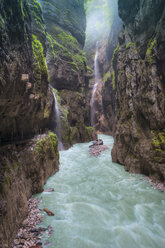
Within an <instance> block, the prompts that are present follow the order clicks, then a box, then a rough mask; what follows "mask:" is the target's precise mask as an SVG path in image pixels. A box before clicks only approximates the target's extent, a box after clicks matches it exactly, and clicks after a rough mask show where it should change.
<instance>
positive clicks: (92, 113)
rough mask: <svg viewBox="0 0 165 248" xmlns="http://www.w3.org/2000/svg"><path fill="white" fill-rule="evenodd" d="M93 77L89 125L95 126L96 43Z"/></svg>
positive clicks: (97, 73)
mask: <svg viewBox="0 0 165 248" xmlns="http://www.w3.org/2000/svg"><path fill="white" fill-rule="evenodd" d="M94 76H95V83H94V86H93V90H92V96H91V102H90V105H91V125H92V126H94V125H95V94H96V90H97V86H98V83H99V65H98V43H97V45H96V54H95V58H94Z"/></svg>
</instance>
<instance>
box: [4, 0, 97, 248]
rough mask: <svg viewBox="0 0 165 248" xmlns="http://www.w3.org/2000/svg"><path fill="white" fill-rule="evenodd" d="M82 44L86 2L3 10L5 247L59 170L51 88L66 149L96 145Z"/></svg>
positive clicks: (29, 3) (13, 5) (21, 4)
mask: <svg viewBox="0 0 165 248" xmlns="http://www.w3.org/2000/svg"><path fill="white" fill-rule="evenodd" d="M39 2H40V3H39ZM65 7H66V8H65ZM48 17H49V18H48ZM72 17H73V18H74V19H72ZM81 20H82V22H81ZM80 22H81V24H80ZM84 36H85V14H84V9H83V1H76V0H73V1H60V2H59V1H46V2H45V1H43V2H42V1H36V0H16V1H13V0H2V1H1V2H0V146H1V147H0V246H2V247H9V244H10V242H11V240H12V239H13V238H14V236H15V234H16V232H17V230H18V227H19V226H20V224H21V222H22V220H23V219H24V218H25V217H26V215H27V211H28V209H27V201H28V199H29V197H31V195H32V194H35V193H38V192H41V191H42V190H43V185H44V184H45V182H46V180H47V179H48V178H49V177H50V176H51V175H52V174H54V173H55V172H56V171H57V170H58V166H59V165H58V164H59V153H58V149H57V147H58V140H57V137H56V135H55V134H53V133H50V132H49V131H48V130H49V129H51V130H52V131H56V126H57V120H55V118H54V114H55V113H54V111H55V108H54V106H55V105H54V104H55V103H54V96H53V91H52V88H51V87H50V86H49V82H50V83H51V85H52V86H54V87H55V88H56V89H54V90H55V93H56V95H57V98H58V102H59V106H60V112H61V120H62V130H63V133H62V138H63V142H64V145H65V147H69V146H70V145H71V144H73V143H75V142H78V141H86V140H90V139H92V138H94V137H95V132H94V129H93V128H91V127H89V117H88V116H89V106H88V105H87V101H86V90H87V85H88V71H87V65H86V58H85V55H84V53H83V51H82V48H83V44H84ZM38 134H42V135H39V136H35V135H38ZM34 136H35V138H34ZM11 202H12V204H11Z"/></svg>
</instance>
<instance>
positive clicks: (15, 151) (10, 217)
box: [0, 133, 59, 247]
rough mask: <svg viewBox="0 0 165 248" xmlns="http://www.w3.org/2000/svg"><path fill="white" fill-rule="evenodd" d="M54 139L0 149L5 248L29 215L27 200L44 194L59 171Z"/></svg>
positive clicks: (0, 237) (0, 226)
mask: <svg viewBox="0 0 165 248" xmlns="http://www.w3.org/2000/svg"><path fill="white" fill-rule="evenodd" d="M57 145H58V142H57V137H56V135H55V134H53V133H49V135H42V136H37V137H36V138H35V139H33V140H29V142H28V143H26V142H25V144H20V145H17V146H16V145H15V146H14V145H10V146H9V145H8V146H7V147H3V148H1V149H0V160H1V163H0V175H1V178H0V242H2V247H3V246H4V247H5V245H6V247H8V246H9V245H10V242H11V241H12V239H13V238H14V237H15V235H16V233H17V230H18V229H19V226H20V224H21V222H22V221H23V219H24V218H25V216H26V215H27V212H28V199H29V198H30V197H31V195H32V194H36V193H39V192H42V191H43V186H44V184H45V183H46V180H47V179H48V178H49V177H50V176H51V175H53V174H55V173H56V172H57V171H58V168H59V162H58V159H59V153H58V150H57Z"/></svg>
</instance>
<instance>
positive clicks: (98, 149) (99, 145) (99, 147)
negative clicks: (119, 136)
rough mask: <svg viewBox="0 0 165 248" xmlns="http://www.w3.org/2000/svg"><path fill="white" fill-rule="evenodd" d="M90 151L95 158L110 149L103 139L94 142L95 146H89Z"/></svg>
mask: <svg viewBox="0 0 165 248" xmlns="http://www.w3.org/2000/svg"><path fill="white" fill-rule="evenodd" d="M89 147H90V150H89V153H90V155H91V156H93V157H97V156H99V155H100V154H101V153H102V152H104V151H105V150H107V149H109V146H106V145H104V144H103V140H102V139H97V140H94V141H93V144H92V145H90V146H89Z"/></svg>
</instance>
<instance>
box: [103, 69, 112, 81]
mask: <svg viewBox="0 0 165 248" xmlns="http://www.w3.org/2000/svg"><path fill="white" fill-rule="evenodd" d="M110 76H111V73H110V71H107V72H106V73H105V74H104V77H103V80H104V82H106V81H107V80H108V79H109V78H110Z"/></svg>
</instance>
